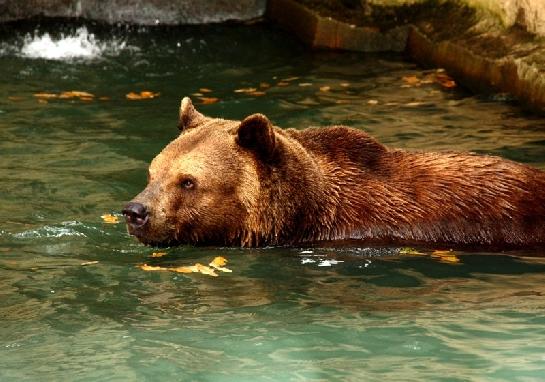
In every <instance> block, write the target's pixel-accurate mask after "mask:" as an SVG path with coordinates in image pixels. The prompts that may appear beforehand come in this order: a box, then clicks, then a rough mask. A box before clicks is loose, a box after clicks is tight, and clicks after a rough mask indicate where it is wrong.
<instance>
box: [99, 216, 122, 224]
mask: <svg viewBox="0 0 545 382" xmlns="http://www.w3.org/2000/svg"><path fill="white" fill-rule="evenodd" d="M101 218H102V221H103V222H104V223H108V224H117V223H119V218H118V217H117V216H115V215H112V214H105V215H102V216H101Z"/></svg>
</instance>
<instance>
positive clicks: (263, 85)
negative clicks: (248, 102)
mask: <svg viewBox="0 0 545 382" xmlns="http://www.w3.org/2000/svg"><path fill="white" fill-rule="evenodd" d="M259 87H260V88H261V89H268V88H270V87H271V84H269V83H267V82H261V83H260V84H259Z"/></svg>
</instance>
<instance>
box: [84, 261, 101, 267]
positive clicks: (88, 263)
mask: <svg viewBox="0 0 545 382" xmlns="http://www.w3.org/2000/svg"><path fill="white" fill-rule="evenodd" d="M94 264H98V261H96V260H95V261H86V262H84V263H81V264H80V265H83V266H86V265H94Z"/></svg>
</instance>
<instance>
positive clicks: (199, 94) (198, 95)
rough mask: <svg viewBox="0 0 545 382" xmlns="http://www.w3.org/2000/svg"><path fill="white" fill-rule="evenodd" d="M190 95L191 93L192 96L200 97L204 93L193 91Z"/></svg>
mask: <svg viewBox="0 0 545 382" xmlns="http://www.w3.org/2000/svg"><path fill="white" fill-rule="evenodd" d="M191 95H192V96H193V97H202V96H204V94H202V93H193V94H191Z"/></svg>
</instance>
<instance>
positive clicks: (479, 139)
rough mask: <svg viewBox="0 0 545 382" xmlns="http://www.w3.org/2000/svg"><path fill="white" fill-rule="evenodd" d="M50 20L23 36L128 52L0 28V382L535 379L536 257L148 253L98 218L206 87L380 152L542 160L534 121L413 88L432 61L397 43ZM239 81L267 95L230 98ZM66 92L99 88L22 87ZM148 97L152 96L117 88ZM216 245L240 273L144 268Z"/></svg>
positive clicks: (438, 89) (234, 102)
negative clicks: (65, 48) (324, 48)
mask: <svg viewBox="0 0 545 382" xmlns="http://www.w3.org/2000/svg"><path fill="white" fill-rule="evenodd" d="M28 28H30V30H32V31H34V29H35V28H36V27H35V26H29V27H28ZM63 28H64V29H63V32H62V33H64V37H60V34H59V33H58V32H57V31H55V30H43V31H40V30H38V32H36V35H35V37H32V38H33V41H36V42H38V41H45V40H46V39H47V37H46V36H45V32H48V33H50V35H49V36H50V37H49V38H50V39H51V41H53V42H55V43H57V44H60V45H62V44H63V42H62V41H68V40H69V39H70V38H78V39H80V40H79V41H84V40H86V39H87V40H88V41H94V42H95V43H96V44H98V45H96V46H108V44H110V46H113V45H112V44H115V43H116V41H123V43H124V44H126V46H127V47H132V48H130V49H121V50H119V51H118V52H117V53H115V54H112V53H111V52H108V51H102V52H100V53H98V55H97V56H96V57H95V58H94V59H93V60H72V59H69V60H46V59H40V58H29V57H21V56H20V52H22V49H23V47H24V46H28V44H27V43H28V41H27V40H26V39H28V38H27V37H25V36H26V32H25V31H24V30H23V31H22V32H21V34H20V35H15V34H13V32H10V31H7V32H6V31H5V32H4V34H3V39H4V40H3V41H2V42H1V47H2V53H1V54H0V65H2V68H3V69H4V76H2V78H0V153H1V158H2V160H1V162H0V176H1V177H2V182H1V183H0V190H1V191H2V195H3V198H2V203H1V204H0V215H1V216H2V220H0V317H1V318H2V323H3V325H2V328H0V358H1V359H2V366H3V367H2V368H1V369H0V379H1V380H2V381H4V380H14V381H15V380H22V379H29V380H37V379H40V380H42V379H45V380H60V379H70V380H74V379H81V380H146V379H150V380H159V379H167V380H172V379H181V380H210V381H217V380H237V381H240V380H278V381H285V380H348V381H361V380H377V379H386V380H404V381H417V380H418V381H421V380H445V381H468V380H471V381H486V380H489V381H498V380H504V381H538V380H540V379H541V378H542V376H543V374H544V373H545V370H544V369H545V367H544V366H543V365H544V363H543V362H544V358H543V357H544V354H545V345H544V344H545V329H543V328H545V325H544V324H545V322H544V318H543V314H542V313H543V310H544V308H545V303H544V301H545V300H544V299H543V294H544V293H545V290H544V288H545V287H544V286H543V285H545V284H544V283H543V274H544V272H545V262H544V261H543V253H542V252H541V251H527V252H519V253H509V254H493V253H467V252H466V253H464V252H458V253H457V254H456V255H457V256H458V259H459V260H460V262H459V263H445V262H440V261H438V260H437V259H436V258H433V257H432V256H430V255H429V254H430V251H431V250H433V249H431V250H429V251H424V252H425V255H424V256H413V255H400V250H399V248H365V247H362V248H337V249H335V248H268V249H260V250H241V249H226V248H188V247H179V248H170V249H168V255H167V256H165V257H161V258H152V257H151V253H152V252H153V249H152V248H147V247H143V246H142V245H140V244H138V243H137V242H135V241H134V240H132V239H131V238H129V237H128V236H127V234H126V232H125V228H124V227H123V225H121V224H105V223H103V222H102V219H101V218H100V216H101V215H103V214H105V213H116V212H118V211H119V209H120V206H121V205H123V203H124V202H125V201H126V200H129V199H130V198H131V197H132V196H133V195H134V194H136V193H137V192H138V191H139V190H140V189H142V187H143V185H144V183H145V174H146V168H147V163H148V162H149V161H150V159H151V158H152V157H153V156H154V155H155V154H156V153H157V152H158V151H159V150H160V149H161V148H162V147H163V146H164V145H165V144H166V143H167V142H168V141H169V140H170V139H172V138H174V136H175V135H176V117H177V107H178V105H179V99H180V97H181V96H183V95H191V94H195V93H201V94H202V95H193V98H194V100H195V101H196V103H198V102H199V97H215V98H218V99H219V101H218V102H217V103H213V104H209V105H201V106H200V109H201V110H202V111H203V112H204V113H206V114H209V115H214V116H222V117H225V118H237V119H240V118H242V117H244V116H245V115H247V114H251V113H253V112H258V111H259V112H262V113H265V114H267V115H268V116H269V117H270V118H271V119H272V120H273V121H274V122H275V123H276V124H278V125H280V126H283V127H304V126H308V125H324V124H339V123H343V124H348V125H351V126H354V127H358V128H363V129H365V130H366V131H369V132H370V133H371V134H373V135H375V136H376V137H377V138H379V139H380V140H381V141H383V142H385V143H387V144H389V145H393V146H398V147H404V148H408V149H413V150H431V149H434V150H471V151H480V152H484V153H492V154H496V155H503V156H506V157H508V158H512V159H516V160H520V161H524V162H527V163H531V164H532V165H535V166H538V167H541V168H545V140H543V131H544V130H545V124H544V122H543V120H542V119H541V118H537V117H535V116H529V115H525V114H524V113H522V112H521V111H520V110H518V109H517V108H516V106H514V105H511V104H509V103H506V102H504V101H498V100H494V99H484V98H479V97H474V96H471V95H469V94H467V93H466V92H464V90H463V89H459V88H455V89H444V88H443V87H442V86H441V85H440V84H438V83H433V82H432V83H424V84H421V85H420V86H406V85H407V81H405V80H403V77H411V76H416V77H418V78H427V77H429V76H430V75H431V76H433V75H434V73H435V71H431V70H430V71H424V70H422V69H419V68H417V67H416V66H414V65H413V64H410V63H407V62H405V61H403V58H402V57H399V56H373V55H359V54H348V53H326V52H307V51H305V50H304V49H302V47H301V46H299V45H298V44H296V43H295V42H290V40H289V39H287V38H286V36H285V35H284V34H282V33H281V32H279V31H275V30H271V29H269V28H268V27H266V26H260V27H253V28H248V27H240V26H239V27H209V28H199V27H194V28H179V29H157V30H155V29H152V30H128V31H127V32H126V34H123V36H122V39H120V38H117V37H114V38H112V37H109V34H110V32H111V31H110V30H104V29H101V27H99V26H89V27H88V29H87V31H85V33H83V32H82V30H81V29H79V32H78V29H77V28H78V27H77V26H63ZM114 32H115V33H119V30H116V31H114ZM32 33H34V32H32ZM85 34H87V36H91V34H92V35H93V36H94V37H93V38H92V40H91V38H90V37H82V36H85ZM33 36H34V35H33ZM44 39H45V40H44ZM63 39H64V40H63ZM25 44H26V45H25ZM100 44H105V45H100ZM43 46H45V45H42V47H43ZM263 83H265V84H266V85H263ZM249 87H255V88H260V91H264V92H265V95H253V96H252V95H251V94H248V92H235V91H234V90H237V89H242V88H249ZM201 88H208V89H210V90H211V91H212V92H210V93H206V94H205V93H202V91H201V90H200V89H201ZM68 90H79V91H86V92H89V93H92V94H93V95H94V96H95V97H94V98H93V99H92V100H90V101H89V100H88V101H86V100H81V99H58V98H57V99H50V100H47V101H46V102H41V101H39V99H38V98H36V97H34V96H33V94H35V93H43V92H46V93H56V94H59V93H60V92H63V91H68ZM142 90H150V91H155V92H160V97H158V98H156V99H153V100H144V101H130V100H127V99H126V98H125V95H126V94H127V93H129V92H131V91H135V92H139V91H142ZM100 97H102V99H100ZM42 101H43V100H42ZM215 256H223V257H226V258H227V259H228V260H229V268H231V269H233V273H231V274H227V273H223V274H221V275H220V277H217V278H212V277H207V276H204V275H199V274H191V275H185V274H174V273H170V272H143V271H141V270H140V269H139V268H138V265H139V264H142V263H148V264H151V265H162V266H179V265H188V264H194V263H196V262H201V263H204V264H207V263H208V262H210V260H212V259H213V258H214V257H215ZM82 264H87V265H82Z"/></svg>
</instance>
